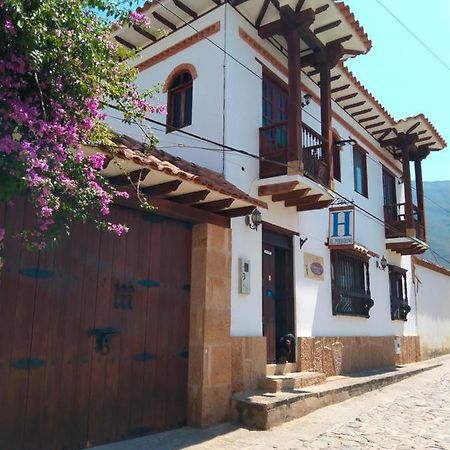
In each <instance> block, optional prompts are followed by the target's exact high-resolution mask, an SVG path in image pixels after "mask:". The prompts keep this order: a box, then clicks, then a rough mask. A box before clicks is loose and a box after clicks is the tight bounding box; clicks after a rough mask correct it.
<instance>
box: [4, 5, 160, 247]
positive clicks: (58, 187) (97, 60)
mask: <svg viewBox="0 0 450 450" xmlns="http://www.w3.org/2000/svg"><path fill="white" fill-rule="evenodd" d="M130 6H131V2H114V1H110V0H63V1H61V0H0V42H1V45H0V201H6V202H10V203H11V202H14V198H16V197H17V196H19V195H25V196H27V198H28V199H29V201H30V202H31V203H32V205H33V206H34V209H35V214H36V225H35V226H33V227H31V228H29V229H25V230H23V231H22V232H21V236H22V238H23V240H24V242H25V243H26V244H27V245H28V246H29V247H30V248H34V249H44V248H47V247H49V246H51V245H53V244H55V243H56V242H57V241H58V239H59V238H60V237H61V235H63V234H68V233H69V231H70V228H71V226H72V225H73V223H74V222H77V221H84V222H86V221H93V222H94V223H96V224H97V226H98V227H100V228H101V229H107V230H110V231H112V232H114V233H116V234H118V235H121V234H122V233H124V232H126V231H127V228H126V226H125V225H123V224H114V223H111V222H109V221H108V214H109V211H110V205H111V203H112V202H113V201H114V199H115V197H117V196H127V195H128V194H127V193H125V192H118V191H117V190H116V189H114V188H113V187H112V186H110V185H109V184H108V182H107V181H106V180H105V179H104V178H103V177H102V176H101V175H100V173H99V171H100V169H102V167H103V164H104V158H105V156H104V155H103V154H100V153H98V154H93V155H92V154H91V155H90V156H86V152H85V153H83V152H82V151H81V150H82V148H83V147H82V145H91V146H94V147H95V146H97V145H99V144H108V143H111V141H110V138H111V134H110V131H109V130H108V127H107V126H106V125H105V123H104V121H103V119H104V117H103V115H102V106H104V105H105V104H111V103H112V104H115V105H117V106H118V107H119V108H121V109H122V112H123V116H124V120H126V121H128V122H132V121H142V119H143V117H144V116H145V114H146V112H149V111H150V112H155V111H159V112H164V108H163V107H161V106H160V105H151V103H150V101H151V97H152V94H153V91H152V89H149V90H147V91H145V92H138V90H137V89H136V87H135V85H134V79H135V77H136V75H137V72H136V71H135V70H134V69H132V68H131V67H130V66H129V65H127V64H126V62H125V59H126V58H127V57H129V56H130V54H129V53H128V54H127V52H126V51H125V50H124V49H123V48H119V46H118V45H117V44H115V43H114V42H113V40H112V39H111V35H110V33H111V26H112V23H113V22H116V23H122V24H124V23H125V24H127V23H130V22H131V23H134V24H138V25H139V26H148V18H147V17H146V16H144V15H142V14H138V13H136V12H130V11H131V10H127V7H128V8H129V7H130ZM1 225H2V224H0V246H1V244H2V242H3V240H4V234H5V233H4V229H3V228H1Z"/></svg>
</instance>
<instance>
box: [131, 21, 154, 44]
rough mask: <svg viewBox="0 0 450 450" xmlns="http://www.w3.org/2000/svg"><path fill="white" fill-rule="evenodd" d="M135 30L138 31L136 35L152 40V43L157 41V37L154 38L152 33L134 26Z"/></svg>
mask: <svg viewBox="0 0 450 450" xmlns="http://www.w3.org/2000/svg"><path fill="white" fill-rule="evenodd" d="M133 30H134V31H136V33H139V34H140V35H141V36H144V37H145V38H147V39H150V40H151V41H152V42H155V41H157V38H156V36H154V35H153V34H152V33H150V32H148V31H147V30H144V29H143V28H141V27H140V26H138V25H133Z"/></svg>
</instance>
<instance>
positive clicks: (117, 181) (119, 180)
mask: <svg viewBox="0 0 450 450" xmlns="http://www.w3.org/2000/svg"><path fill="white" fill-rule="evenodd" d="M149 172H150V170H149V169H138V170H133V171H132V172H129V173H127V174H122V175H114V176H112V177H109V178H107V180H108V182H109V183H110V184H113V185H115V186H126V185H128V184H130V183H137V182H138V181H142V180H144V178H145V177H146V176H147V174H148V173H149Z"/></svg>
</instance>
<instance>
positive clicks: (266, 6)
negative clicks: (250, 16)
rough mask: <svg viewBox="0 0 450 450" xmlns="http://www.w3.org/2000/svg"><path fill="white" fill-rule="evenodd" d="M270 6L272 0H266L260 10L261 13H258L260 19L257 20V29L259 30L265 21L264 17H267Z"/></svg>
mask: <svg viewBox="0 0 450 450" xmlns="http://www.w3.org/2000/svg"><path fill="white" fill-rule="evenodd" d="M269 4H270V0H264V3H263V5H262V6H261V9H260V10H259V13H258V17H257V18H256V21H255V27H256V28H259V27H260V26H261V23H262V21H263V20H264V16H265V15H266V12H267V8H268V7H269Z"/></svg>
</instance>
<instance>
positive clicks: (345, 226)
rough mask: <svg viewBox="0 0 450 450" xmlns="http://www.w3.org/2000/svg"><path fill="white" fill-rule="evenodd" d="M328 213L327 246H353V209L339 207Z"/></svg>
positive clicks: (351, 207) (350, 207)
mask: <svg viewBox="0 0 450 450" xmlns="http://www.w3.org/2000/svg"><path fill="white" fill-rule="evenodd" d="M329 211H330V222H329V232H328V245H329V246H339V245H353V244H354V243H355V208H354V207H353V206H339V207H336V208H331V209H330V210H329Z"/></svg>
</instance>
